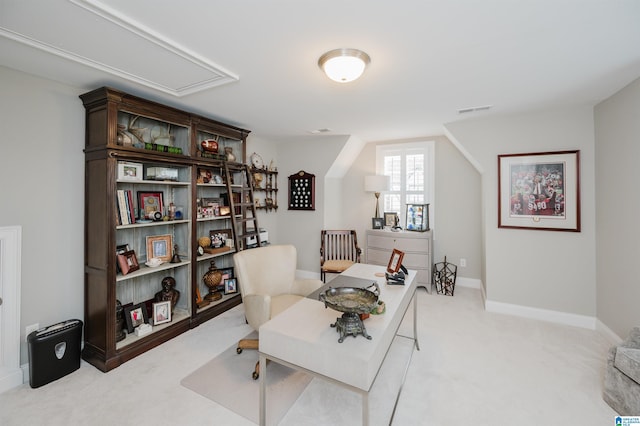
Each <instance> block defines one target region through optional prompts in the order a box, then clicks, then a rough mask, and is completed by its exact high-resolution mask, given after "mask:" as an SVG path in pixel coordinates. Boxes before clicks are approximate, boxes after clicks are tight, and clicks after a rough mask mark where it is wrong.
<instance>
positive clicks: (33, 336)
mask: <svg viewBox="0 0 640 426" xmlns="http://www.w3.org/2000/svg"><path fill="white" fill-rule="evenodd" d="M81 339H82V321H80V320H77V319H73V320H67V321H63V322H60V323H58V324H54V325H50V326H48V327H45V328H41V329H39V330H36V331H34V332H31V333H29V336H27V343H28V345H29V385H31V387H32V388H37V387H40V386H43V385H46V384H47V383H50V382H52V381H54V380H58V379H59V378H61V377H63V376H66V375H67V374H69V373H71V372H74V371H76V370H77V369H78V368H80V343H81Z"/></svg>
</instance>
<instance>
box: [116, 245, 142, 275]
mask: <svg viewBox="0 0 640 426" xmlns="http://www.w3.org/2000/svg"><path fill="white" fill-rule="evenodd" d="M127 247H128V246H127ZM116 258H117V260H118V266H119V267H120V272H122V275H127V274H128V273H129V272H133V271H137V270H138V269H140V264H139V263H138V258H137V257H136V252H135V251H133V250H129V251H125V252H123V253H118V254H117V255H116Z"/></svg>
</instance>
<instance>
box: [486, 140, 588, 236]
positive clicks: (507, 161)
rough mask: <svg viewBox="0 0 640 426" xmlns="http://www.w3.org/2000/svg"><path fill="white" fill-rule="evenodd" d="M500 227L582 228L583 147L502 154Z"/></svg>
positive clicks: (499, 187)
mask: <svg viewBox="0 0 640 426" xmlns="http://www.w3.org/2000/svg"><path fill="white" fill-rule="evenodd" d="M498 228H516V229H534V230H545V231H569V232H580V151H579V150H575V151H557V152H542V153H529V154H503V155H498Z"/></svg>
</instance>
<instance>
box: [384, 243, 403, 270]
mask: <svg viewBox="0 0 640 426" xmlns="http://www.w3.org/2000/svg"><path fill="white" fill-rule="evenodd" d="M403 258H404V252H403V251H400V250H398V249H393V252H391V257H390V258H389V264H388V265H387V272H388V273H390V274H395V273H396V272H398V271H399V270H400V267H401V266H402V259H403Z"/></svg>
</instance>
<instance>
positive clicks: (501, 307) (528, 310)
mask: <svg viewBox="0 0 640 426" xmlns="http://www.w3.org/2000/svg"><path fill="white" fill-rule="evenodd" d="M485 309H486V310H487V312H494V313H497V314H507V315H514V316H517V317H524V318H530V319H536V320H540V321H547V322H553V323H557V324H564V325H571V326H574V327H581V328H587V329H589V330H595V329H596V320H597V319H596V318H595V317H590V316H586V315H578V314H570V313H567V312H560V311H552V310H548V309H541V308H532V307H529V306H522V305H513V304H510V303H502V302H495V301H493V300H486V301H485Z"/></svg>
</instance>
